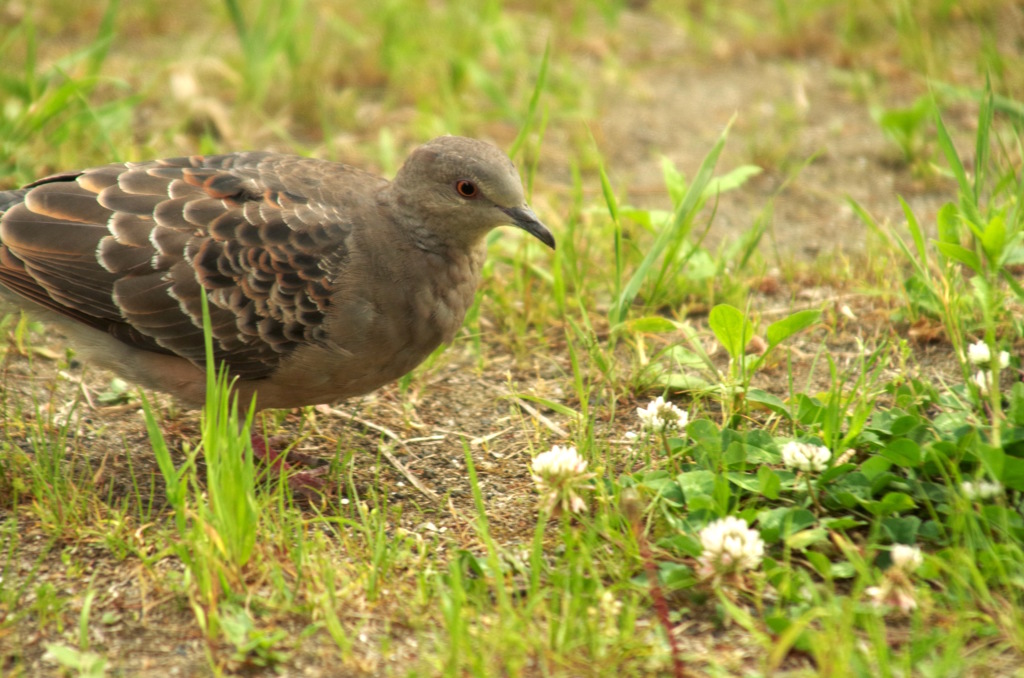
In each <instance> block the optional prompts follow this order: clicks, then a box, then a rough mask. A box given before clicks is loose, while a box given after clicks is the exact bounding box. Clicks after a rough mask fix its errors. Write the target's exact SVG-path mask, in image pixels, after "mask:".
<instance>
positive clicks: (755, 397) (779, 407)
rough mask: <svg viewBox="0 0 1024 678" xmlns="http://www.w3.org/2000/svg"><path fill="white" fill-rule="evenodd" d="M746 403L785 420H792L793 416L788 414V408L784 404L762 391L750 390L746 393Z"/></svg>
mask: <svg viewBox="0 0 1024 678" xmlns="http://www.w3.org/2000/svg"><path fill="white" fill-rule="evenodd" d="M747 402H748V403H754V404H756V405H760V406H761V407H764V408H765V409H767V410H769V411H771V412H774V413H775V414H781V415H783V416H784V417H786V418H787V419H792V418H793V415H791V414H790V413H789V408H788V407H786V403H784V402H783V401H782V400H781V399H779V397H778V396H774V395H772V394H771V393H768V392H767V391H762V390H761V389H759V388H752V389H750V390H749V391H747Z"/></svg>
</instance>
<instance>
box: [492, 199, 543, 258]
mask: <svg viewBox="0 0 1024 678" xmlns="http://www.w3.org/2000/svg"><path fill="white" fill-rule="evenodd" d="M502 211H503V212H504V213H505V214H507V215H508V216H509V218H510V219H512V223H513V224H514V225H516V226H518V227H519V228H521V229H523V230H524V231H526V232H527V233H529V234H530V235H532V236H533V237H535V238H537V240H540V241H541V242H542V243H544V244H545V245H547V246H548V247H550V248H551V249H555V236H553V235H551V231H549V230H548V227H547V226H545V225H544V224H542V223H541V222H540V219H538V218H537V215H536V214H534V213H533V210H531V209H530V208H529V207H527V206H526V205H523V206H522V207H503V208H502Z"/></svg>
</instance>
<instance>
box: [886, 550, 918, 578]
mask: <svg viewBox="0 0 1024 678" xmlns="http://www.w3.org/2000/svg"><path fill="white" fill-rule="evenodd" d="M889 555H890V556H891V557H892V564H893V565H894V566H895V567H898V568H899V569H901V570H903V571H904V572H913V571H914V570H916V569H917V568H919V567H921V563H923V562H924V556H923V555H921V549H919V548H917V547H916V546H907V545H906V544H896V545H895V546H893V547H892V551H890V552H889Z"/></svg>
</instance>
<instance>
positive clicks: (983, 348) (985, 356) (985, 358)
mask: <svg viewBox="0 0 1024 678" xmlns="http://www.w3.org/2000/svg"><path fill="white" fill-rule="evenodd" d="M967 359H968V360H969V361H971V363H972V364H974V365H988V364H989V363H991V362H992V349H991V348H989V345H988V344H986V343H985V342H984V341H977V342H975V343H973V344H971V345H970V346H968V347H967ZM1009 366H1010V354H1009V353H1007V352H1006V351H1000V352H999V369H1002V370H1005V369H1006V368H1007V367H1009Z"/></svg>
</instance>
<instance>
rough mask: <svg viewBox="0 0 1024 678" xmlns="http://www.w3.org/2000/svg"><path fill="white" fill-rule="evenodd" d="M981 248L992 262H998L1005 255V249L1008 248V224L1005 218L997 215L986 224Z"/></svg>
mask: <svg viewBox="0 0 1024 678" xmlns="http://www.w3.org/2000/svg"><path fill="white" fill-rule="evenodd" d="M981 246H982V248H983V249H984V250H985V255H986V256H988V260H989V261H991V262H998V261H999V260H1000V259H1001V258H1002V255H1003V248H1005V247H1006V222H1005V221H1003V217H1002V216H1000V215H998V214H997V215H995V216H994V217H992V218H991V219H989V222H988V223H987V224H985V230H984V231H983V232H982V234H981Z"/></svg>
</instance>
